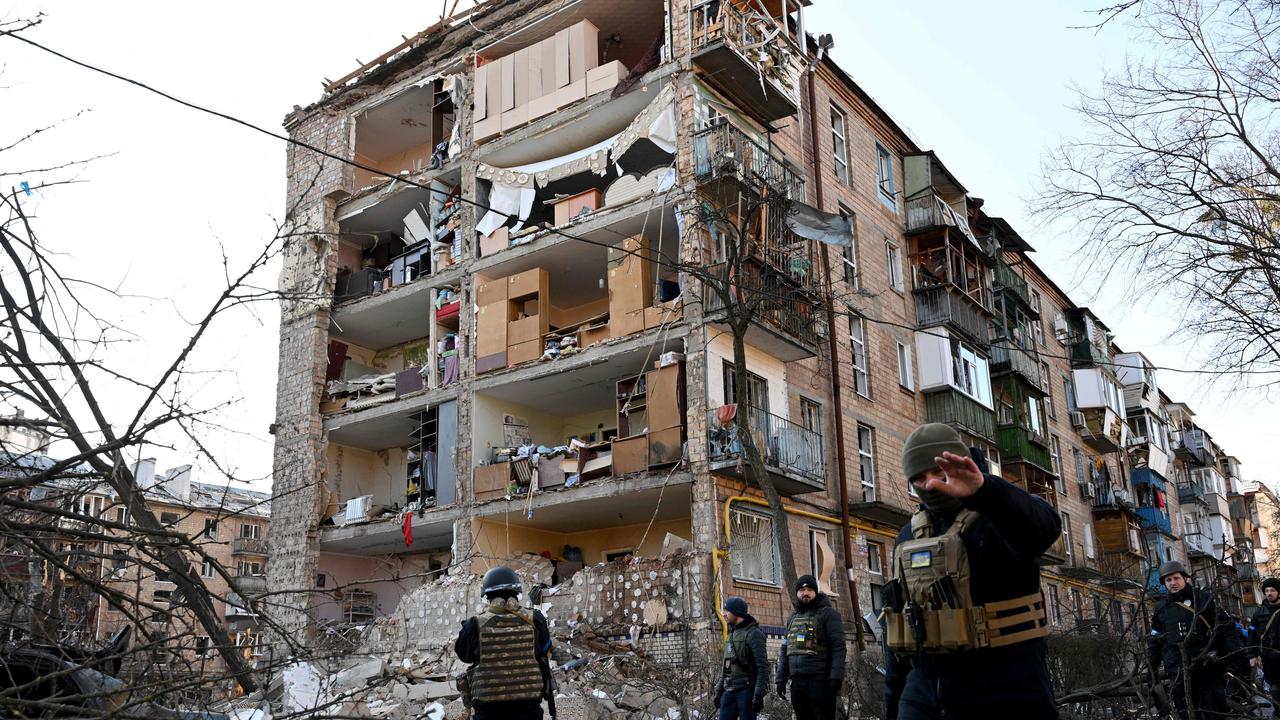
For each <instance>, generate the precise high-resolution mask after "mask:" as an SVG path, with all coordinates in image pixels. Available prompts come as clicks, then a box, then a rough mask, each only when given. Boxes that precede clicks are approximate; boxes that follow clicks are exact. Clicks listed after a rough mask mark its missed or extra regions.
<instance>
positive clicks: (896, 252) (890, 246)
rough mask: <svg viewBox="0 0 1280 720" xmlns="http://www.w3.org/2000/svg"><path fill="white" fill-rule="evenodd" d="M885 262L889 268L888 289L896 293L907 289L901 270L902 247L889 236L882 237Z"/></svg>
mask: <svg viewBox="0 0 1280 720" xmlns="http://www.w3.org/2000/svg"><path fill="white" fill-rule="evenodd" d="M884 255H885V263H886V264H887V265H888V268H889V289H891V290H893V291H894V292H897V293H905V292H906V291H907V280H906V276H905V275H904V274H903V270H902V248H900V247H898V244H897V243H895V242H894V241H892V240H890V239H889V238H885V239H884Z"/></svg>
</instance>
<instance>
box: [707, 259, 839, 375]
mask: <svg viewBox="0 0 1280 720" xmlns="http://www.w3.org/2000/svg"><path fill="white" fill-rule="evenodd" d="M723 267H724V266H723V265H722V266H721V268H723ZM743 270H744V272H743V274H742V279H741V280H740V281H739V282H738V283H737V284H736V288H735V289H736V291H737V294H738V299H739V302H738V303H736V304H735V308H734V311H735V313H740V312H744V311H745V312H750V313H751V324H750V325H749V326H748V327H747V333H746V336H745V338H744V339H745V341H746V343H747V344H748V345H751V346H753V347H756V348H759V349H761V350H763V351H765V352H766V353H768V354H769V355H772V356H773V357H776V358H778V359H779V360H782V361H784V362H793V361H795V360H802V359H804V358H809V357H813V356H814V355H816V354H817V352H818V350H819V345H820V343H821V342H822V341H823V340H824V339H825V338H826V329H827V327H826V320H825V318H824V317H823V316H822V313H821V312H820V311H819V309H818V305H817V303H816V302H815V299H814V296H813V295H812V294H810V293H809V292H807V291H805V290H804V288H803V287H802V286H799V285H796V284H795V283H794V282H792V281H791V280H789V279H787V278H786V277H785V276H780V275H779V274H778V273H777V272H774V271H773V270H771V269H769V268H767V267H762V266H761V265H760V264H759V263H750V262H747V263H743ZM711 272H712V273H715V272H716V268H712V269H711ZM703 308H704V313H705V317H706V320H707V322H708V323H710V324H713V325H718V326H720V325H723V324H724V323H723V321H724V320H725V316H726V314H727V313H726V312H725V307H724V302H723V301H722V299H721V297H720V296H719V295H718V294H717V293H716V292H714V291H713V290H712V288H711V287H709V286H704V287H703Z"/></svg>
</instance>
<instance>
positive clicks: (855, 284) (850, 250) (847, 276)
mask: <svg viewBox="0 0 1280 720" xmlns="http://www.w3.org/2000/svg"><path fill="white" fill-rule="evenodd" d="M840 215H841V216H842V217H844V218H845V219H847V220H848V221H849V233H850V238H849V246H848V247H846V248H843V249H842V250H841V251H840V262H841V264H842V265H843V267H844V273H843V277H844V281H845V282H846V283H848V285H849V287H850V288H851V289H852V290H854V291H857V290H860V289H861V288H862V276H861V274H860V268H859V267H858V215H857V213H855V212H853V211H852V210H850V209H849V208H847V207H845V206H844V205H841V206H840Z"/></svg>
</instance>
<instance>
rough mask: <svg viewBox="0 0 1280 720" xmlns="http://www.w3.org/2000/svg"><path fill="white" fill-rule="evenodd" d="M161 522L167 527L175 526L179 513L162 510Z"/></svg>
mask: <svg viewBox="0 0 1280 720" xmlns="http://www.w3.org/2000/svg"><path fill="white" fill-rule="evenodd" d="M160 524H161V525H164V526H165V527H173V526H174V525H177V524H178V513H171V512H162V513H160Z"/></svg>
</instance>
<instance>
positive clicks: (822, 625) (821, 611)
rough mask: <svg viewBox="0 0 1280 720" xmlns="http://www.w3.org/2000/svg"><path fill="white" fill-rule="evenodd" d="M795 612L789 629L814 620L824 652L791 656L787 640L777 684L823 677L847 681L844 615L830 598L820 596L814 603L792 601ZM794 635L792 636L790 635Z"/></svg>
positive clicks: (781, 651)
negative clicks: (803, 621)
mask: <svg viewBox="0 0 1280 720" xmlns="http://www.w3.org/2000/svg"><path fill="white" fill-rule="evenodd" d="M791 604H792V605H794V606H795V612H793V613H791V617H790V618H788V619H787V627H788V628H790V627H791V626H792V623H795V622H797V621H801V620H805V619H809V617H811V618H812V620H813V624H814V627H815V628H816V630H817V632H818V637H817V641H818V646H819V647H820V648H821V651H820V652H818V653H817V654H816V655H790V656H788V655H787V640H786V639H783V641H782V649H781V650H780V651H779V653H778V677H777V682H780V683H781V682H786V680H787V679H788V678H792V677H796V676H801V675H803V676H806V677H821V678H826V679H827V680H841V681H843V680H844V656H845V652H846V651H845V647H844V622H843V621H841V620H840V613H839V612H837V611H836V609H835V608H833V607H831V601H830V600H828V599H827V596H826V595H823V594H822V593H818V594H817V596H816V597H814V599H813V600H812V601H810V602H807V603H802V602H800V601H799V600H797V599H794V598H793V599H792V601H791ZM788 634H790V633H788Z"/></svg>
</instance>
